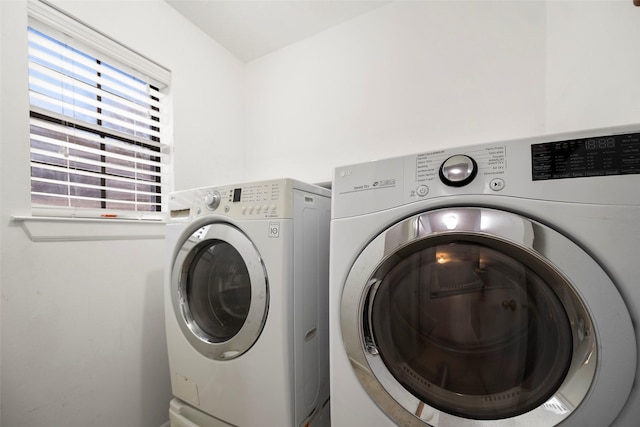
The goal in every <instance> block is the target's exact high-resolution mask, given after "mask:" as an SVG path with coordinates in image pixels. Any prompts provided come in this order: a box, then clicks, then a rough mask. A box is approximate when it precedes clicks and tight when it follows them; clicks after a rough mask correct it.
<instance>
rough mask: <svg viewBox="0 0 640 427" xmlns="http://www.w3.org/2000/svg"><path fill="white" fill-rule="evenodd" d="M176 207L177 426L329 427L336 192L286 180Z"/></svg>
mask: <svg viewBox="0 0 640 427" xmlns="http://www.w3.org/2000/svg"><path fill="white" fill-rule="evenodd" d="M169 205H170V212H171V218H170V220H169V223H168V224H167V233H166V237H167V248H168V250H167V271H166V274H165V282H166V285H165V313H166V332H167V345H168V352H169V366H170V374H171V386H172V390H173V394H174V396H175V399H174V401H173V402H172V403H171V405H170V420H171V425H172V426H192V425H198V426H202V427H208V426H229V425H231V426H239V427H253V426H259V425H265V426H266V425H269V426H292V427H298V426H307V425H314V426H315V425H317V426H321V425H322V422H323V420H327V421H328V416H327V413H328V412H327V411H328V399H329V364H328V357H329V354H328V353H329V352H328V340H329V338H328V263H329V253H328V247H329V222H330V191H329V190H327V189H326V188H321V187H318V186H315V185H311V184H305V183H302V182H299V181H296V180H292V179H279V180H270V181H261V182H251V183H243V184H236V185H220V186H215V187H206V188H198V189H193V190H188V191H182V192H176V193H174V194H172V195H171V196H170V200H169ZM325 424H326V423H325Z"/></svg>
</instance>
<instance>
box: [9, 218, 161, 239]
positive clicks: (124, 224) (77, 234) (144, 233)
mask: <svg viewBox="0 0 640 427" xmlns="http://www.w3.org/2000/svg"><path fill="white" fill-rule="evenodd" d="M12 221H13V222H15V223H19V224H20V226H21V227H22V229H23V230H24V232H25V233H26V234H27V236H29V238H30V239H31V240H32V241H34V242H68V241H100V240H146V239H164V232H165V223H164V222H163V221H150V220H127V219H93V218H57V217H34V216H14V217H12Z"/></svg>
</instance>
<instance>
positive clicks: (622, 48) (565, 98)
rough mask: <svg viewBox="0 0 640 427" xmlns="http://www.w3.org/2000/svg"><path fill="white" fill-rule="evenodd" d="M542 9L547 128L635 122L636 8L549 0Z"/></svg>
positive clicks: (639, 87)
mask: <svg viewBox="0 0 640 427" xmlns="http://www.w3.org/2000/svg"><path fill="white" fill-rule="evenodd" d="M548 9H549V13H548V24H547V63H548V67H547V103H546V104H547V112H546V116H547V127H548V129H549V131H550V132H558V131H567V130H575V129H589V128H596V127H605V126H612V125H624V124H634V123H640V84H638V79H639V78H640V46H639V45H638V43H639V42H640V7H635V6H633V3H632V1H631V0H607V1H591V2H584V1H582V2H566V1H564V2H562V1H552V2H549V5H548Z"/></svg>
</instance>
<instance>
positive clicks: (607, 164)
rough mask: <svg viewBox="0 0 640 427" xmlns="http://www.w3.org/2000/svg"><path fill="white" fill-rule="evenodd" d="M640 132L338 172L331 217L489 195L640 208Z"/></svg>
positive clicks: (513, 144)
mask: <svg viewBox="0 0 640 427" xmlns="http://www.w3.org/2000/svg"><path fill="white" fill-rule="evenodd" d="M639 129H640V125H636V126H628V127H619V128H609V129H595V130H587V131H581V132H572V133H565V134H558V135H543V136H538V137H533V138H526V139H520V140H507V141H501V142H494V143H485V144H479V145H471V146H461V147H454V148H449V149H441V150H432V151H426V152H422V153H417V154H411V155H406V156H399V157H392V158H388V159H382V160H378V161H372V162H364V163H359V164H354V165H348V166H342V167H338V168H336V169H335V175H334V180H333V202H334V204H333V206H334V209H333V210H332V216H333V218H340V217H347V216H351V215H362V214H365V213H370V212H377V211H381V210H385V209H390V208H393V207H398V206H402V205H407V204H411V203H416V202H429V203H430V205H435V204H439V203H449V202H452V201H453V200H454V199H453V198H454V197H455V202H456V203H466V202H467V201H469V202H470V203H486V202H489V200H490V199H489V198H488V197H486V196H499V197H516V198H526V199H536V200H541V201H558V202H563V203H596V204H625V205H628V204H634V205H635V204H638V203H640V198H639V197H638V195H639V194H640V193H638V189H639V188H640V130H639ZM569 178H571V179H569ZM558 180H564V181H565V182H563V183H562V185H559V183H558ZM478 197H481V198H478ZM494 202H495V200H494Z"/></svg>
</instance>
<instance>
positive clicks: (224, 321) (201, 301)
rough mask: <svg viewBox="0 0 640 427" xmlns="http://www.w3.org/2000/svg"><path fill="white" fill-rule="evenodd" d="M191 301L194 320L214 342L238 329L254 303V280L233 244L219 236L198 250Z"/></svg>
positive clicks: (192, 270) (189, 287) (189, 281)
mask: <svg viewBox="0 0 640 427" xmlns="http://www.w3.org/2000/svg"><path fill="white" fill-rule="evenodd" d="M187 302H188V305H189V309H190V311H191V315H192V316H193V320H194V321H195V322H196V323H197V324H198V326H199V327H200V329H202V330H203V331H204V332H205V333H206V334H207V335H208V336H209V337H210V338H211V339H212V341H213V342H222V341H227V340H229V339H231V338H233V336H234V335H236V334H237V333H238V331H239V330H240V329H241V328H242V325H243V324H244V321H245V319H246V317H247V313H248V312H249V307H250V305H251V280H250V278H249V271H248V270H247V266H246V265H245V263H244V260H243V259H242V257H241V256H240V254H239V253H238V251H236V249H235V248H234V247H233V246H231V245H230V244H228V243H226V242H223V241H219V240H216V241H213V242H212V243H210V244H209V245H207V246H205V247H204V248H202V249H201V250H200V251H199V252H198V254H197V255H196V257H195V258H194V261H193V263H192V264H191V268H190V270H189V276H188V278H187Z"/></svg>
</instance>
